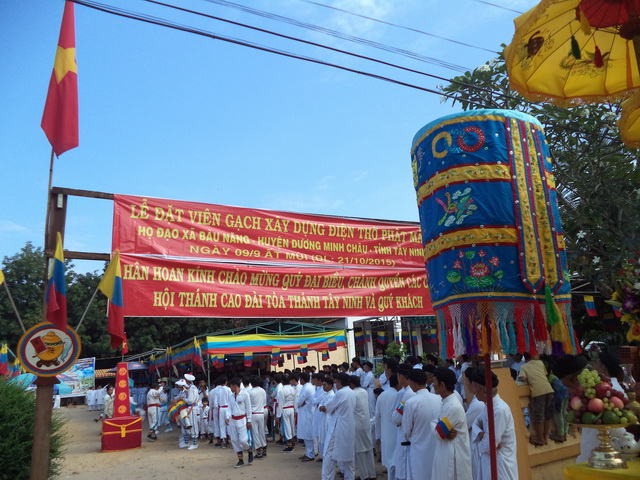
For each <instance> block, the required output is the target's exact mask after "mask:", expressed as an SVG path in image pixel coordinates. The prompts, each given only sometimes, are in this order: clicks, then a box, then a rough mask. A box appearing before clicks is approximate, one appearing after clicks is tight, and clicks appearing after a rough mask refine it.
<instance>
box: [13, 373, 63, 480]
mask: <svg viewBox="0 0 640 480" xmlns="http://www.w3.org/2000/svg"><path fill="white" fill-rule="evenodd" d="M34 421H35V395H34V394H33V392H26V391H24V389H23V388H22V387H20V386H18V385H15V384H12V383H11V382H0V480H5V479H6V480H16V479H24V478H29V472H30V470H31V449H32V447H33V424H34ZM64 423H65V419H64V417H63V416H62V415H59V414H54V415H53V419H52V423H51V437H50V442H51V443H50V445H49V447H50V448H49V474H48V478H57V477H59V475H60V471H61V469H62V462H63V460H64V444H65V440H66V438H65V433H64V431H63V426H64Z"/></svg>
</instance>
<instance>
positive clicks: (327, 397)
mask: <svg viewBox="0 0 640 480" xmlns="http://www.w3.org/2000/svg"><path fill="white" fill-rule="evenodd" d="M335 396H336V392H334V391H333V390H329V391H328V392H324V395H322V396H320V401H319V402H318V409H319V408H320V407H326V406H327V405H328V404H329V403H330V402H331V401H332V400H333V399H334V397H335ZM318 412H319V413H320V418H319V419H318V423H319V425H318V452H320V455H322V452H323V451H324V446H325V443H326V441H327V429H328V427H329V423H330V422H331V414H330V413H329V412H320V410H318ZM314 425H315V424H314Z"/></svg>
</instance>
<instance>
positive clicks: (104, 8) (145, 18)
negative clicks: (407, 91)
mask: <svg viewBox="0 0 640 480" xmlns="http://www.w3.org/2000/svg"><path fill="white" fill-rule="evenodd" d="M69 1H71V2H73V3H77V4H79V5H84V6H85V7H88V8H92V9H94V10H98V11H101V12H105V13H109V14H112V15H116V16H119V17H124V18H129V19H132V20H138V21H141V22H145V23H149V24H153V25H158V26H161V27H167V28H171V29H174V30H180V31H183V32H187V33H193V34H195V35H200V36H203V37H208V38H211V39H213V40H221V41H223V42H228V43H232V44H235V45H240V46H243V47H249V48H253V49H255V50H260V51H263V52H268V53H274V54H276V55H281V56H284V57H289V58H294V59H297V60H303V61H306V62H311V63H317V64H319V65H325V66H327V67H332V68H337V69H339V70H344V71H347V72H352V73H357V74H358V75H363V76H366V77H370V78H376V79H378V80H383V81H385V82H389V83H395V84H397V85H403V86H405V87H410V88H414V89H416V90H421V91H424V92H429V93H434V94H437V95H440V96H445V97H448V98H452V99H453V98H455V97H454V96H453V95H449V94H446V93H443V92H439V91H437V90H433V89H430V88H426V87H421V86H419V85H414V84H411V83H407V82H402V81H400V80H396V79H393V78H390V77H385V76H383V75H378V74H375V73H370V72H365V71H362V70H356V69H354V68H349V67H345V66H343V65H338V64H335V63H330V62H325V61H323V60H319V59H317V58H313V57H307V56H304V55H298V54H294V53H291V52H287V51H284V50H278V49H275V48H270V47H265V46H263V45H259V44H256V43H250V42H246V41H244V40H238V39H235V38H231V37H224V36H221V35H217V34H215V33H212V32H208V31H206V30H201V29H197V28H193V27H187V26H185V25H180V24H177V23H173V22H169V21H167V20H163V19H161V18H158V17H153V16H151V15H145V14H139V13H135V12H131V11H128V10H124V9H122V8H117V7H113V6H111V5H105V4H101V3H98V2H93V1H90V0H69ZM469 103H471V104H473V105H475V106H478V107H484V106H483V105H481V104H478V103H476V102H469Z"/></svg>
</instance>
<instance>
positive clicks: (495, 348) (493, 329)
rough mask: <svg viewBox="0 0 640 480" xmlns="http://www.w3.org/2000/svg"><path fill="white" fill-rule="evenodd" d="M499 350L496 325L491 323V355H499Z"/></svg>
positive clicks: (498, 336)
mask: <svg viewBox="0 0 640 480" xmlns="http://www.w3.org/2000/svg"><path fill="white" fill-rule="evenodd" d="M500 348H501V344H500V332H498V324H497V323H496V322H491V353H499V352H500Z"/></svg>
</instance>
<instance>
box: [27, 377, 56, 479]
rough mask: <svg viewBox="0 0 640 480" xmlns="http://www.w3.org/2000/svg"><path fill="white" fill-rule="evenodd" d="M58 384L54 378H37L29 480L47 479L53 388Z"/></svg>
mask: <svg viewBox="0 0 640 480" xmlns="http://www.w3.org/2000/svg"><path fill="white" fill-rule="evenodd" d="M56 383H60V382H59V380H58V379H57V378H56V377H38V378H37V379H36V381H35V384H36V387H37V388H36V408H35V420H34V430H33V446H32V448H31V474H30V475H29V479H30V480H47V479H48V478H49V447H50V435H51V417H52V415H53V386H54V385H55V384H56Z"/></svg>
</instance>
